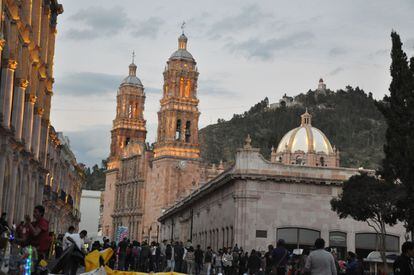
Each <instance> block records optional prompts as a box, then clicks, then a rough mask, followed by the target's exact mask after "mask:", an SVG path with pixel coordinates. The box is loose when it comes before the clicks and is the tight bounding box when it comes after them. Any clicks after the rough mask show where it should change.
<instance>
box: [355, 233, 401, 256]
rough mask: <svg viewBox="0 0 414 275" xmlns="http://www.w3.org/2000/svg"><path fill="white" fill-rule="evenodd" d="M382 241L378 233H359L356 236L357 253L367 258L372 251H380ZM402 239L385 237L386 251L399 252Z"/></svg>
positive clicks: (390, 236)
mask: <svg viewBox="0 0 414 275" xmlns="http://www.w3.org/2000/svg"><path fill="white" fill-rule="evenodd" d="M379 246H380V239H379V235H378V234H376V233H358V234H355V252H356V254H358V255H360V256H362V257H364V258H365V257H367V256H368V254H369V253H370V252H372V251H377V250H379ZM399 247H400V239H399V238H398V237H396V236H392V235H386V236H385V249H386V251H388V252H398V251H399Z"/></svg>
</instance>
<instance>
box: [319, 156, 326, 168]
mask: <svg viewBox="0 0 414 275" xmlns="http://www.w3.org/2000/svg"><path fill="white" fill-rule="evenodd" d="M319 162H320V163H321V166H325V159H324V158H323V157H321V158H320V159H319Z"/></svg>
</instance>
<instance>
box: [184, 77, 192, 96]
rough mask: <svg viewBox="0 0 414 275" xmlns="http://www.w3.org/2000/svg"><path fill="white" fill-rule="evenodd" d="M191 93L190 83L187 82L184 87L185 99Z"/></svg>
mask: <svg viewBox="0 0 414 275" xmlns="http://www.w3.org/2000/svg"><path fill="white" fill-rule="evenodd" d="M190 92H191V81H190V80H187V84H186V85H185V97H190Z"/></svg>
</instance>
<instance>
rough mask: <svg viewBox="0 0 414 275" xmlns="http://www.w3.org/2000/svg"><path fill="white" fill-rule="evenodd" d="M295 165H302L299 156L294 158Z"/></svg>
mask: <svg viewBox="0 0 414 275" xmlns="http://www.w3.org/2000/svg"><path fill="white" fill-rule="evenodd" d="M296 164H297V165H302V164H303V160H302V157H301V156H296Z"/></svg>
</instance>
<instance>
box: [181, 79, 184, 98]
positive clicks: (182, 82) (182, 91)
mask: <svg viewBox="0 0 414 275" xmlns="http://www.w3.org/2000/svg"><path fill="white" fill-rule="evenodd" d="M183 96H184V78H182V77H181V78H180V97H183Z"/></svg>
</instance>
